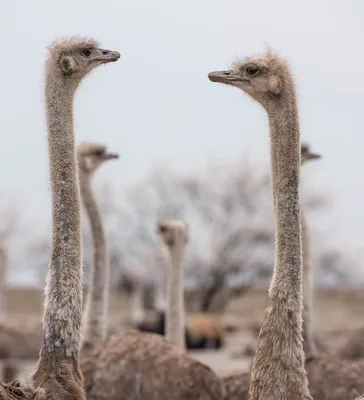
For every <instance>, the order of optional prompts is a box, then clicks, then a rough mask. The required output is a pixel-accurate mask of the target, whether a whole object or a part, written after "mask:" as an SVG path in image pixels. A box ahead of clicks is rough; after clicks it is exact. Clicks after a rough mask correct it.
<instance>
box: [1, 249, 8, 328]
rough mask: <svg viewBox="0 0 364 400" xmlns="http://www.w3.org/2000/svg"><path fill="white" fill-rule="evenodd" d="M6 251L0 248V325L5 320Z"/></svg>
mask: <svg viewBox="0 0 364 400" xmlns="http://www.w3.org/2000/svg"><path fill="white" fill-rule="evenodd" d="M6 267H7V257H6V250H5V249H3V248H1V246H0V323H4V322H5V319H6Z"/></svg>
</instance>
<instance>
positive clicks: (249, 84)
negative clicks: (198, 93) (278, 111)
mask: <svg viewBox="0 0 364 400" xmlns="http://www.w3.org/2000/svg"><path fill="white" fill-rule="evenodd" d="M208 78H209V79H210V81H212V82H220V83H224V84H227V85H232V86H236V87H238V88H240V89H242V90H243V91H244V92H246V93H247V94H249V95H250V96H251V97H252V98H253V99H255V100H256V101H258V102H259V103H261V104H262V105H263V107H265V108H270V107H271V106H272V104H274V103H275V102H276V101H277V100H279V99H280V98H284V96H285V95H288V96H289V95H291V94H292V93H294V90H293V82H292V78H291V75H290V73H289V69H288V65H287V63H286V61H285V60H284V59H282V58H281V57H280V56H278V55H277V54H275V53H273V52H272V51H269V52H267V53H265V54H263V55H261V56H258V57H249V58H245V59H244V60H243V61H240V62H235V63H234V64H233V65H232V67H231V69H230V70H227V71H215V72H210V73H209V74H208ZM287 89H289V90H287Z"/></svg>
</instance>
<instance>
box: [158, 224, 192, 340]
mask: <svg viewBox="0 0 364 400" xmlns="http://www.w3.org/2000/svg"><path fill="white" fill-rule="evenodd" d="M158 233H159V235H160V237H161V239H162V241H163V243H164V245H165V246H166V247H167V249H168V255H169V262H168V271H167V315H166V317H167V318H166V338H167V339H169V340H170V341H172V342H174V343H176V344H177V345H178V346H181V347H183V348H185V338H184V326H185V323H184V319H185V315H184V298H183V265H182V262H183V259H184V255H185V251H186V243H187V241H188V231H187V227H186V225H185V224H184V222H183V221H180V220H170V221H163V222H160V223H159V225H158Z"/></svg>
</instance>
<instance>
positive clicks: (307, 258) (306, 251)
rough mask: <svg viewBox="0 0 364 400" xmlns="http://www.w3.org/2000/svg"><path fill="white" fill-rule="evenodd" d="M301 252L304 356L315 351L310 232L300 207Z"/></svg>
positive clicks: (310, 354)
mask: <svg viewBox="0 0 364 400" xmlns="http://www.w3.org/2000/svg"><path fill="white" fill-rule="evenodd" d="M301 229H302V253H303V348H304V350H305V354H306V358H307V357H308V356H313V355H315V354H316V352H317V348H316V344H315V340H314V336H313V297H314V285H315V283H314V279H315V277H314V272H315V271H314V267H313V262H312V253H311V241H310V232H309V227H308V225H307V221H306V217H305V214H304V212H303V210H302V209H301Z"/></svg>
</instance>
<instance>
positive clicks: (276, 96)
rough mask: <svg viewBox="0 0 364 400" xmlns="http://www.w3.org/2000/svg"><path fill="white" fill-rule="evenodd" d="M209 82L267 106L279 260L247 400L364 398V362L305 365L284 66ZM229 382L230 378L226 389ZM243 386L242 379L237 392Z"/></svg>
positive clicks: (321, 360) (294, 157) (315, 358)
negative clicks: (363, 395) (359, 395)
mask: <svg viewBox="0 0 364 400" xmlns="http://www.w3.org/2000/svg"><path fill="white" fill-rule="evenodd" d="M209 78H210V80H212V81H214V82H222V83H225V84H229V85H232V86H237V87H239V88H241V89H243V91H244V92H246V93H248V94H250V96H251V97H252V98H253V99H255V100H256V101H257V102H259V103H261V104H262V105H263V106H264V108H265V109H266V111H267V113H268V118H269V126H270V134H271V135H270V137H271V161H272V164H271V165H272V178H273V193H274V197H273V199H274V201H273V204H274V209H275V216H276V243H277V255H276V265H275V270H274V273H273V278H272V282H271V285H270V289H269V298H268V306H267V309H266V312H265V316H264V320H263V324H262V328H261V331H260V334H259V338H258V346H257V352H256V355H255V359H254V363H253V368H252V373H251V383H250V391H249V392H250V399H251V400H255V399H261V398H269V396H270V397H272V398H274V399H282V400H283V399H287V400H288V399H297V400H298V399H312V397H313V398H314V399H330V400H339V399H340V400H352V399H354V398H355V397H356V394H357V393H363V392H364V382H363V376H364V361H363V362H361V361H360V362H349V361H348V360H343V359H340V358H339V357H337V356H335V355H330V354H317V355H312V356H311V357H310V358H309V359H308V360H307V361H306V364H305V365H304V364H303V361H304V353H303V346H302V334H301V328H302V312H301V310H302V307H303V304H302V260H301V251H299V250H300V248H301V243H300V242H301V240H300V239H301V238H300V236H301V230H300V212H299V192H298V182H299V162H300V152H299V127H298V113H297V105H296V100H295V97H296V96H295V90H294V83H293V79H292V77H291V74H290V72H289V69H288V66H287V64H286V62H285V61H284V60H283V59H282V58H280V57H279V56H278V55H276V54H275V53H273V52H268V53H266V54H265V55H263V56H260V57H256V58H248V59H246V60H245V61H243V62H242V63H237V64H235V65H234V66H233V68H232V70H230V71H221V72H212V73H210V74H209ZM287 204H288V205H289V207H288V206H287ZM305 368H306V371H307V376H308V381H307V378H306V373H305ZM234 379H236V376H235V377H230V381H229V382H228V383H232V381H233V380H234ZM246 381H247V376H246V375H243V376H242V377H241V382H242V386H243V385H244V383H245V382H246ZM308 382H309V391H310V392H311V393H309V391H308ZM224 383H225V384H226V381H225V382H224ZM228 392H229V389H228V388H227V397H226V399H229V400H230V399H234V397H228ZM311 395H312V397H311ZM239 398H240V399H243V398H244V397H243V395H241V396H240V397H239ZM245 398H247V397H245Z"/></svg>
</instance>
